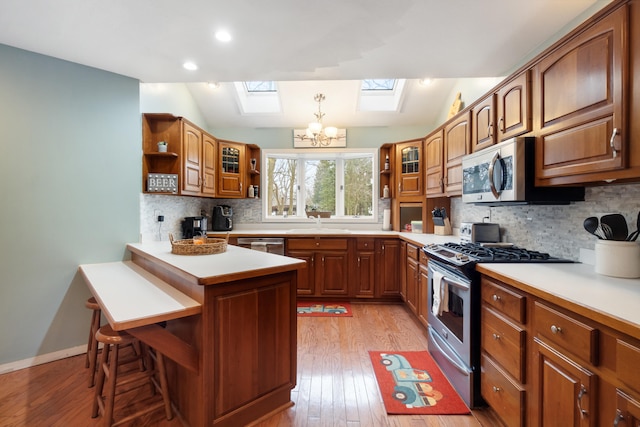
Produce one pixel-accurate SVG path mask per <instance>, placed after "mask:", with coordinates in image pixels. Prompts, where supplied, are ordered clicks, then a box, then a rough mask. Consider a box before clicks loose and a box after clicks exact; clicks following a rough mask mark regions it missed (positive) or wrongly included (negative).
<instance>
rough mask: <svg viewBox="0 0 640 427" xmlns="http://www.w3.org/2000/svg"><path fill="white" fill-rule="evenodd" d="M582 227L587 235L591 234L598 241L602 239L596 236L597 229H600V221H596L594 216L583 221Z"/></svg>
mask: <svg viewBox="0 0 640 427" xmlns="http://www.w3.org/2000/svg"><path fill="white" fill-rule="evenodd" d="M583 225H584V229H585V230H587V231H588V232H589V233H591V234H593V235H594V236H596V237H597V238H598V239H602V237H600V236H599V235H598V234H597V231H598V227H600V221H598V218H596V217H595V216H590V217H589V218H587V219H585V220H584V223H583Z"/></svg>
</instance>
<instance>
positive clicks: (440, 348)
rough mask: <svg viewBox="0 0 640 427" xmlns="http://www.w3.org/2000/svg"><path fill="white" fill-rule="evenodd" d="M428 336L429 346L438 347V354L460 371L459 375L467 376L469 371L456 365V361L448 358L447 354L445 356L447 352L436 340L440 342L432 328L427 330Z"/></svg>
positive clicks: (458, 364)
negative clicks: (429, 337) (429, 339)
mask: <svg viewBox="0 0 640 427" xmlns="http://www.w3.org/2000/svg"><path fill="white" fill-rule="evenodd" d="M429 335H431V344H434V345H435V346H436V347H438V351H439V352H440V354H442V355H443V356H444V357H445V358H446V359H447V360H448V361H449V362H450V363H451V364H452V365H453V366H454V367H455V368H456V369H457V370H458V371H460V373H461V374H464V375H466V376H469V370H468V369H467V368H466V367H465V366H463V365H461V364H460V363H458V361H457V360H454V359H453V358H452V357H451V356H449V354H447V351H446V350H445V349H444V348H442V347H441V346H440V344H439V343H438V340H440V339H441V338H440V337H438V336H437V335H436V333H435V332H434V331H433V328H429Z"/></svg>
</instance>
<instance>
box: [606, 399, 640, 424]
mask: <svg viewBox="0 0 640 427" xmlns="http://www.w3.org/2000/svg"><path fill="white" fill-rule="evenodd" d="M611 425H613V426H615V427H639V426H640V402H638V401H637V400H635V399H634V398H632V397H631V396H629V395H628V394H626V393H625V392H623V391H621V390H618V391H617V394H616V415H615V418H614V420H613V423H612V424H611Z"/></svg>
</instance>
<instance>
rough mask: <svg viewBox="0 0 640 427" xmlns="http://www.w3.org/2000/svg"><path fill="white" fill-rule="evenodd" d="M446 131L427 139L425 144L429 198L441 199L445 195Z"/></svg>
mask: <svg viewBox="0 0 640 427" xmlns="http://www.w3.org/2000/svg"><path fill="white" fill-rule="evenodd" d="M443 151H444V131H443V130H442V129H440V130H439V131H438V132H436V133H434V134H432V135H431V136H429V137H427V139H426V140H425V143H424V159H425V181H426V184H425V186H426V193H427V197H440V196H443V195H444V184H443V180H442V173H443V166H442V161H443V159H444V153H443Z"/></svg>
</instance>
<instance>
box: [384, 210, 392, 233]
mask: <svg viewBox="0 0 640 427" xmlns="http://www.w3.org/2000/svg"><path fill="white" fill-rule="evenodd" d="M382 229H383V230H391V209H385V210H384V213H383V214H382Z"/></svg>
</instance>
